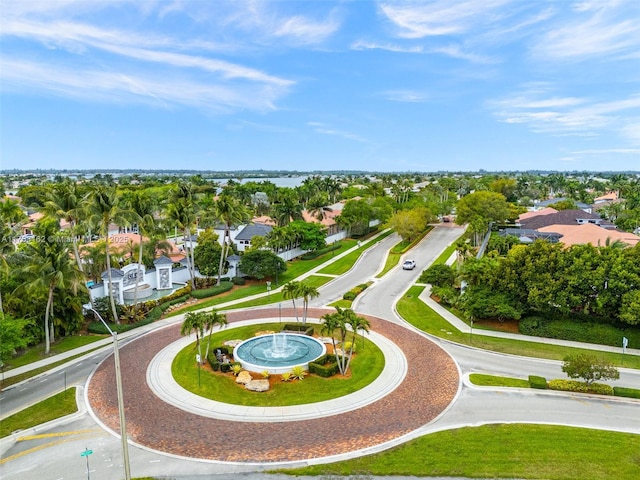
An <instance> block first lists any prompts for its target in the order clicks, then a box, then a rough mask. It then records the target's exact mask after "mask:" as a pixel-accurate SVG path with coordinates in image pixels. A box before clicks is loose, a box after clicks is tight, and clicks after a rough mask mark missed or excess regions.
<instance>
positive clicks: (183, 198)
mask: <svg viewBox="0 0 640 480" xmlns="http://www.w3.org/2000/svg"><path fill="white" fill-rule="evenodd" d="M194 201H195V194H194V191H193V187H192V185H191V184H190V183H184V182H183V183H179V184H178V186H177V187H176V188H175V189H174V190H173V191H172V193H171V200H170V202H169V204H168V205H167V217H168V219H169V221H171V222H172V223H173V224H174V225H175V226H177V227H178V228H179V229H180V230H181V231H182V234H183V237H184V240H185V245H184V253H185V255H186V261H187V270H188V271H189V278H190V281H191V288H192V289H195V288H196V284H195V266H194V261H193V248H191V247H192V246H193V242H192V239H191V229H192V228H195V229H196V231H197V227H196V220H197V217H196V209H195V204H194ZM187 242H188V246H187Z"/></svg>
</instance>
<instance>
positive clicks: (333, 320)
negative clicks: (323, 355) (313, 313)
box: [321, 307, 347, 375]
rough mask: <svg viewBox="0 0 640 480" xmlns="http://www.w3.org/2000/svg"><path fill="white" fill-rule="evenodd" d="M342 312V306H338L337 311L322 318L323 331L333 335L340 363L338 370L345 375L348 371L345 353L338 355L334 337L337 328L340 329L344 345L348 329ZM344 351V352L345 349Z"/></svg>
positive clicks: (336, 350) (335, 350)
mask: <svg viewBox="0 0 640 480" xmlns="http://www.w3.org/2000/svg"><path fill="white" fill-rule="evenodd" d="M340 312H341V309H340V307H336V312H334V313H327V314H325V315H323V316H322V317H321V320H322V332H323V333H324V334H325V335H329V336H330V337H331V343H332V344H333V352H334V354H335V356H336V363H337V364H338V370H339V371H340V374H342V375H344V374H345V372H346V370H345V369H344V367H345V359H344V355H338V346H337V343H336V339H335V337H334V334H335V332H336V330H338V333H339V335H340V338H341V345H344V341H345V337H346V333H347V329H346V325H345V324H344V320H343V318H342V315H341V313H340ZM342 353H343V354H344V350H343V352H342Z"/></svg>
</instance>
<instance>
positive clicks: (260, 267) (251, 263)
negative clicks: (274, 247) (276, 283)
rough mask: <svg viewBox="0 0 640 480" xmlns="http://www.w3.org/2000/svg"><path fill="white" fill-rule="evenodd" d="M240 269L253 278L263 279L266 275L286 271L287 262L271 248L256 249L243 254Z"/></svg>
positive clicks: (271, 275)
mask: <svg viewBox="0 0 640 480" xmlns="http://www.w3.org/2000/svg"><path fill="white" fill-rule="evenodd" d="M238 269H239V270H240V271H241V272H242V273H244V274H246V275H248V276H250V277H252V278H256V279H258V280H262V279H263V278H265V277H273V276H274V275H275V274H276V272H278V273H282V272H284V271H286V269H287V264H286V262H285V261H284V260H283V259H282V258H280V257H279V256H278V255H276V254H275V253H273V252H272V251H271V250H258V249H256V250H250V251H248V252H245V254H244V255H242V258H241V259H240V264H239V265H238Z"/></svg>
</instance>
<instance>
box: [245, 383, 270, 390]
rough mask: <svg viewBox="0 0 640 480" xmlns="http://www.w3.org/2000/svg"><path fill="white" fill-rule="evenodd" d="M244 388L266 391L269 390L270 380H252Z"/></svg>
mask: <svg viewBox="0 0 640 480" xmlns="http://www.w3.org/2000/svg"><path fill="white" fill-rule="evenodd" d="M244 388H246V389H247V390H251V391H252V392H266V391H267V390H269V380H251V381H250V382H249V383H247V384H246V385H245V386H244Z"/></svg>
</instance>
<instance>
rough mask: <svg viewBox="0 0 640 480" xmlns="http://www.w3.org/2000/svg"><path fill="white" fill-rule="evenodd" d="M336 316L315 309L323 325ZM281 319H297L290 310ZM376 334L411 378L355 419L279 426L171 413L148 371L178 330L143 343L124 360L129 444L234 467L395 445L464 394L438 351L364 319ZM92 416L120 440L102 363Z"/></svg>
mask: <svg viewBox="0 0 640 480" xmlns="http://www.w3.org/2000/svg"><path fill="white" fill-rule="evenodd" d="M332 311H334V310H333V309H309V317H310V318H320V317H321V316H322V315H324V314H325V313H328V312H332ZM282 315H284V316H293V315H294V312H293V310H290V309H282ZM277 316H278V309H274V308H265V309H259V310H249V311H238V312H229V313H228V314H227V320H228V322H229V323H230V324H232V323H233V322H237V321H241V320H249V319H259V318H273V317H277ZM366 318H367V319H368V320H369V322H370V324H371V329H372V330H375V331H376V332H378V333H380V334H382V335H384V336H386V337H387V338H389V339H390V340H391V341H393V342H395V343H396V344H397V345H398V346H399V347H400V348H401V349H402V351H403V352H404V354H405V356H406V358H407V362H408V372H407V376H406V378H405V379H404V381H403V382H402V384H401V385H400V386H399V387H398V388H396V389H395V390H394V391H393V392H391V393H390V394H389V395H387V396H385V397H384V398H381V399H380V400H378V401H376V402H374V403H372V404H370V405H367V406H366V407H363V408H360V409H358V410H355V411H351V412H346V413H341V414H337V415H333V416H330V417H325V418H319V419H313V420H302V421H293V422H279V423H253V422H233V421H227V420H218V419H210V418H204V417H201V416H198V415H195V414H192V413H188V412H185V411H183V410H181V409H179V408H176V407H174V406H172V405H169V404H167V403H165V402H164V401H162V400H161V399H160V398H158V397H157V396H156V395H155V394H154V393H153V392H152V391H151V389H150V388H149V386H148V385H147V382H146V371H147V367H148V365H149V363H150V361H151V360H152V358H153V357H154V356H155V355H156V353H157V352H159V351H160V350H161V349H162V348H164V347H165V346H166V345H168V344H170V343H172V342H174V341H176V340H178V339H179V338H180V325H179V324H177V325H174V326H172V327H168V328H165V329H162V330H159V331H157V332H154V333H151V334H148V335H145V336H142V337H140V338H139V339H137V340H135V341H133V342H131V343H129V344H127V345H125V346H123V347H122V348H121V352H120V362H121V368H122V372H123V374H122V377H123V378H122V381H123V390H124V403H125V414H126V421H127V433H128V435H129V438H130V440H132V441H134V442H136V443H138V444H141V445H145V446H147V447H149V448H152V449H155V450H159V451H162V452H167V453H171V454H174V455H181V456H186V457H193V458H201V459H209V460H218V461H233V462H261V463H268V462H286V461H301V460H306V459H311V458H319V457H326V456H331V455H337V454H342V453H345V452H353V451H356V450H360V449H364V448H368V447H372V446H375V445H379V444H381V443H385V442H388V441H390V440H393V439H397V438H398V437H401V436H403V435H406V434H408V433H410V432H412V431H414V430H416V429H418V428H420V427H421V426H423V425H425V424H427V423H429V422H430V421H432V420H433V419H434V418H436V417H437V416H438V415H439V414H440V413H441V412H442V411H443V410H444V409H445V408H446V407H447V406H448V405H449V404H450V403H451V402H452V400H453V399H454V397H455V395H456V392H457V391H458V386H459V375H458V369H457V368H456V365H455V363H454V361H453V360H452V359H451V358H450V357H449V356H448V355H447V354H446V353H445V352H444V351H443V350H442V349H441V348H440V347H438V346H437V345H436V344H434V343H433V342H431V341H429V340H428V339H426V338H424V337H423V336H421V335H418V334H417V333H415V332H412V331H411V330H408V329H406V328H404V327H402V326H400V325H396V324H393V323H391V322H387V321H385V320H382V319H379V318H375V317H370V316H366ZM87 395H88V399H89V403H90V408H92V410H93V412H94V413H95V414H96V415H97V417H98V418H99V419H100V420H101V421H102V422H103V423H104V424H105V425H107V426H108V427H109V428H110V429H112V430H114V431H116V432H119V431H120V430H119V417H118V403H117V395H116V387H115V374H114V365H113V360H112V359H111V358H109V359H107V360H106V361H105V362H103V363H102V364H101V365H100V366H99V367H98V369H97V370H96V372H95V374H94V375H93V377H92V378H91V381H90V383H89V386H88V392H87Z"/></svg>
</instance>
